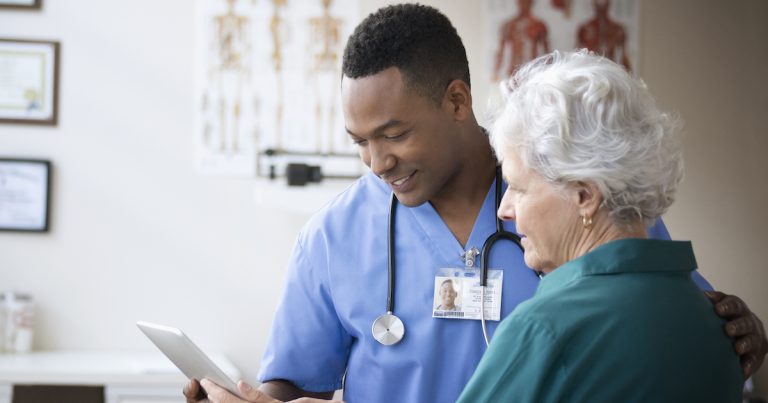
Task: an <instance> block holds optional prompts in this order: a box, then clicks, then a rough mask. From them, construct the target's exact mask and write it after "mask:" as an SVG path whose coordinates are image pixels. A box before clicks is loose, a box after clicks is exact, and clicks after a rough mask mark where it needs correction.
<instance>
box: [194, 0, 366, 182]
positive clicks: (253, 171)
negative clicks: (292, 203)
mask: <svg viewBox="0 0 768 403" xmlns="http://www.w3.org/2000/svg"><path fill="white" fill-rule="evenodd" d="M197 6H198V9H197V11H198V19H197V31H198V32H197V38H196V39H197V67H198V68H197V92H196V94H197V96H198V99H197V112H198V113H197V114H196V118H197V119H198V121H197V133H198V136H197V138H198V149H199V162H200V167H201V168H202V170H203V171H204V172H206V173H212V174H225V175H248V176H252V175H257V174H258V175H261V176H268V175H270V174H276V175H281V174H282V173H283V171H284V169H285V164H287V163H289V162H293V163H306V164H313V165H319V166H321V168H322V170H323V172H324V173H325V174H327V175H337V176H356V175H360V174H362V172H363V167H362V166H361V163H360V161H359V159H358V158H357V155H356V149H355V147H354V145H353V144H352V142H351V140H349V138H348V136H347V134H346V132H345V131H344V125H343V117H342V112H341V107H340V105H341V101H340V95H339V85H340V82H339V79H340V75H341V72H340V69H341V57H342V52H343V49H344V45H345V42H346V39H347V38H348V37H349V35H350V34H351V30H352V29H353V28H354V23H355V21H356V20H357V18H358V16H357V10H356V1H355V0H198V3H197Z"/></svg>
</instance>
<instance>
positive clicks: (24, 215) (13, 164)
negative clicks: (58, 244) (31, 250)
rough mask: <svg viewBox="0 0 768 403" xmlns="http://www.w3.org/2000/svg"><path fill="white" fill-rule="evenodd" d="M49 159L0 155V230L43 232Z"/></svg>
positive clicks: (48, 191)
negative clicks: (4, 156) (1, 156)
mask: <svg viewBox="0 0 768 403" xmlns="http://www.w3.org/2000/svg"><path fill="white" fill-rule="evenodd" d="M50 200H51V162H50V161H46V160H33V159H18V158H0V230H2V231H26V232H47V231H48V218H49V215H50V214H49V205H50Z"/></svg>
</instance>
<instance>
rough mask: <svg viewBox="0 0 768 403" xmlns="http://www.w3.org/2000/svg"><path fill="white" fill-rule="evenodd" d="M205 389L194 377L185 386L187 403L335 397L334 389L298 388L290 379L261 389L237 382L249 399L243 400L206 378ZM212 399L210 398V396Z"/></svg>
mask: <svg viewBox="0 0 768 403" xmlns="http://www.w3.org/2000/svg"><path fill="white" fill-rule="evenodd" d="M203 383H204V384H205V391H206V392H208V395H206V393H205V392H204V391H203V388H201V387H200V383H199V382H197V381H196V380H194V379H191V380H190V381H189V382H187V384H186V385H185V386H184V397H186V398H187V403H199V402H210V401H212V402H227V403H229V402H231V403H244V402H251V403H277V402H283V401H286V402H287V401H293V400H295V399H299V398H302V397H310V398H314V399H301V400H299V402H307V403H309V402H313V401H321V399H323V400H328V399H331V398H332V397H333V391H330V392H319V393H315V392H307V391H305V390H301V389H299V388H297V387H296V386H295V385H294V384H292V383H291V382H288V381H269V382H264V383H262V384H261V386H259V390H258V391H257V390H254V389H253V388H252V387H251V386H250V385H248V384H247V383H245V382H243V381H240V382H238V383H237V387H238V389H239V390H240V394H241V395H242V396H244V397H245V398H247V399H248V400H242V399H240V398H238V397H236V396H233V395H232V394H231V393H229V392H227V391H226V390H225V389H223V388H221V387H219V386H218V385H216V384H215V383H212V382H210V381H208V380H204V381H203ZM209 396H210V397H211V400H208V397H209Z"/></svg>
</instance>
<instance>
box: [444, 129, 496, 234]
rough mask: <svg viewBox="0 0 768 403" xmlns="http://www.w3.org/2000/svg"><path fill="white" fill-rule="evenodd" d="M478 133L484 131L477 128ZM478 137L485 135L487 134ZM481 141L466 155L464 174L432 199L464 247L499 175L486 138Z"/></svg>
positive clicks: (462, 172) (461, 173) (462, 171)
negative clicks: (467, 156)
mask: <svg viewBox="0 0 768 403" xmlns="http://www.w3.org/2000/svg"><path fill="white" fill-rule="evenodd" d="M477 130H478V131H481V130H482V129H481V128H480V127H479V126H478V127H477ZM478 134H479V135H482V136H485V134H484V133H478ZM481 139H482V140H481V141H478V142H475V144H474V145H475V148H474V149H471V150H468V151H469V152H468V153H467V155H470V156H472V157H470V158H468V159H467V161H465V163H464V166H463V168H462V170H461V172H459V173H458V174H457V176H456V178H455V179H454V180H453V181H451V184H450V185H449V187H447V188H446V189H444V190H443V192H441V193H440V194H439V195H438V196H437V197H435V198H433V199H432V200H430V203H431V204H432V206H433V207H434V208H435V210H436V211H437V213H438V214H439V215H440V218H442V219H443V221H444V222H445V223H446V225H448V228H450V230H451V232H452V233H453V235H454V237H456V240H458V241H459V243H461V245H462V247H464V245H466V243H467V240H469V235H470V233H471V232H472V227H473V226H474V223H475V220H476V219H477V215H478V214H479V213H480V209H481V208H482V206H483V202H484V201H485V197H486V195H487V194H488V189H489V187H490V186H491V184H492V183H493V181H494V178H495V176H496V158H495V157H494V155H493V152H492V151H491V146H490V144H489V143H488V140H487V137H482V138H481Z"/></svg>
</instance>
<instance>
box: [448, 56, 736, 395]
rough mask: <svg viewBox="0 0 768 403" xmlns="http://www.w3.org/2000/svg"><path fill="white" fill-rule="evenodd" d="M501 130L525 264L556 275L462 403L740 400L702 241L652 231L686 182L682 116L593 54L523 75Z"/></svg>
mask: <svg viewBox="0 0 768 403" xmlns="http://www.w3.org/2000/svg"><path fill="white" fill-rule="evenodd" d="M509 87H510V88H509V89H510V93H509V95H508V97H507V99H506V101H505V104H504V106H503V110H502V111H501V113H500V116H499V117H498V119H497V121H496V123H495V126H494V128H493V143H494V144H493V145H494V149H495V150H496V153H497V155H498V156H499V157H500V158H501V159H502V172H503V174H504V176H505V179H506V180H507V181H508V188H507V191H506V193H505V194H504V198H503V201H502V203H501V207H500V208H499V216H500V217H501V218H502V219H505V220H514V221H515V224H516V228H517V231H518V232H519V234H520V236H521V237H522V244H523V246H524V247H525V262H526V264H527V265H528V266H530V267H531V268H533V269H536V270H540V271H543V272H545V273H548V274H547V275H546V276H545V277H544V279H543V280H542V282H541V284H540V285H539V288H538V290H537V291H536V294H535V296H534V297H533V298H531V299H530V300H528V301H526V302H525V303H522V304H520V305H519V306H518V307H517V309H516V310H515V311H514V312H513V313H512V314H511V315H510V316H509V317H507V318H506V319H505V320H504V321H503V322H502V323H501V325H500V326H499V328H498V330H497V331H496V334H495V336H494V338H493V341H492V343H491V345H490V347H489V349H488V351H487V352H486V354H485V356H484V357H483V359H482V361H481V362H480V365H479V367H478V369H477V371H476V372H475V374H474V376H473V377H472V379H471V380H470V382H469V384H468V385H467V387H466V389H465V390H464V392H463V393H462V395H461V398H460V401H462V402H485V401H488V402H550V401H551V402H554V401H569V402H571V401H574V402H578V401H589V402H627V401H638V402H739V401H741V400H740V392H741V389H742V385H743V381H744V379H743V377H742V373H741V370H740V367H739V360H738V358H737V357H736V355H735V353H734V351H733V345H732V343H731V340H730V339H729V338H728V337H727V336H726V335H725V333H724V332H723V322H722V320H721V319H720V318H718V317H717V316H716V314H715V312H714V311H713V309H712V304H711V303H710V302H709V301H708V300H707V299H706V298H705V296H704V295H703V294H702V293H701V291H700V290H699V288H698V287H697V286H696V285H695V284H694V283H693V282H692V281H691V277H690V272H691V271H692V270H694V269H695V268H696V260H695V258H694V255H693V250H692V248H691V244H690V242H676V241H658V240H649V239H647V236H646V226H648V225H649V224H651V223H653V222H654V221H655V220H656V219H657V218H658V217H659V216H660V215H661V214H663V213H664V212H665V211H666V210H667V208H668V207H669V206H670V204H672V201H673V200H674V195H675V190H676V189H677V185H678V183H679V182H680V180H681V178H682V176H683V163H682V155H681V149H680V141H679V139H678V130H677V125H676V124H675V121H674V120H673V119H671V118H670V116H668V115H666V114H664V113H661V112H660V111H659V110H658V109H657V108H656V106H655V103H654V100H653V98H652V97H651V95H650V94H649V92H648V90H647V89H646V87H645V85H644V84H643V83H642V81H640V80H637V79H634V78H632V77H630V76H629V74H627V72H626V71H625V70H624V69H623V68H622V67H621V66H619V65H617V64H615V63H613V62H611V61H609V60H607V59H604V58H601V57H598V56H595V55H592V54H589V53H586V52H585V51H582V52H574V53H559V52H555V53H552V54H550V55H546V56H544V57H541V58H539V59H537V60H535V61H533V62H531V63H530V64H528V65H526V66H524V67H523V68H521V69H520V70H519V71H518V73H517V74H516V75H515V76H514V78H512V79H511V80H510V83H509Z"/></svg>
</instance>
